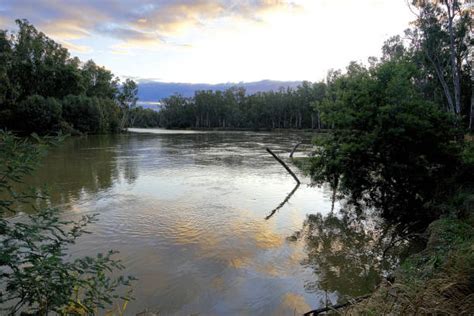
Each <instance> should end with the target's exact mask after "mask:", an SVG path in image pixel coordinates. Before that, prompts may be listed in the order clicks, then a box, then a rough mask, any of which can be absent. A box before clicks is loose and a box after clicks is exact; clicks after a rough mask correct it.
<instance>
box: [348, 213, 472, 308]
mask: <svg viewBox="0 0 474 316" xmlns="http://www.w3.org/2000/svg"><path fill="white" fill-rule="evenodd" d="M426 234H427V235H426V236H427V238H428V242H427V245H426V248H425V249H424V250H423V251H422V252H420V253H417V254H414V255H412V256H410V257H408V258H407V259H406V260H405V261H404V262H403V263H402V265H401V266H400V268H399V269H398V271H397V273H396V274H395V279H394V280H393V282H391V283H390V282H388V281H387V282H385V283H383V284H382V285H381V286H380V287H379V289H378V290H377V291H375V292H374V293H373V294H372V295H371V296H370V297H369V298H368V299H366V300H364V301H362V302H360V303H357V304H355V305H352V306H351V307H349V308H347V309H346V310H344V311H342V312H343V313H344V314H347V315H354V314H356V315H358V314H363V315H387V314H394V315H414V314H420V313H421V314H430V315H434V314H443V315H471V314H472V313H473V312H474V217H472V216H471V217H470V218H469V219H466V220H460V219H452V218H445V219H440V220H437V221H434V222H433V223H431V225H430V226H429V228H428V229H427V232H426Z"/></svg>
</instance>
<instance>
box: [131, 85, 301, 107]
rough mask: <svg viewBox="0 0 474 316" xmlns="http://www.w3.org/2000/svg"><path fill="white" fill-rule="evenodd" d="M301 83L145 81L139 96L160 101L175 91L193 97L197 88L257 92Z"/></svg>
mask: <svg viewBox="0 0 474 316" xmlns="http://www.w3.org/2000/svg"><path fill="white" fill-rule="evenodd" d="M299 84H301V81H274V80H262V81H256V82H240V83H219V84H207V83H168V82H157V81H145V82H140V83H139V84H138V98H139V99H140V101H142V102H149V101H159V100H161V99H163V98H166V97H169V96H171V95H173V94H175V93H179V94H181V95H183V96H185V97H191V96H193V95H194V91H196V90H225V89H228V88H230V87H234V86H237V87H244V88H245V90H246V91H247V94H254V93H256V92H263V91H271V90H278V89H279V88H280V87H284V88H286V87H290V88H296V86H298V85H299Z"/></svg>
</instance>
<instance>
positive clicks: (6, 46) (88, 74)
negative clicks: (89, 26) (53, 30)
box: [0, 20, 137, 134]
mask: <svg viewBox="0 0 474 316" xmlns="http://www.w3.org/2000/svg"><path fill="white" fill-rule="evenodd" d="M17 24H18V32H17V33H15V34H9V33H8V32H6V31H0V127H1V128H8V129H10V130H16V131H21V132H24V133H31V132H37V133H41V134H46V133H49V132H53V131H59V130H62V131H65V132H72V133H75V132H76V133H114V132H118V131H120V130H122V129H123V128H125V127H127V126H128V125H129V123H130V120H129V112H130V111H131V109H133V108H134V107H135V103H136V100H137V98H136V95H137V86H136V84H135V82H133V81H131V80H126V81H125V82H123V83H120V81H119V80H118V78H115V77H114V75H113V74H112V73H111V72H110V71H108V70H107V69H105V68H103V67H100V66H97V65H96V64H95V63H94V62H93V61H92V60H90V61H87V62H86V63H81V62H80V61H79V59H78V58H72V57H71V56H70V55H69V52H68V51H67V49H65V48H63V47H62V46H61V45H59V44H58V43H56V42H54V41H53V40H52V39H50V38H48V37H47V36H46V35H45V34H43V33H42V32H39V31H38V30H36V29H35V28H34V26H32V25H31V24H29V23H28V22H27V21H26V20H17Z"/></svg>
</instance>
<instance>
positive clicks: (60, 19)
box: [0, 0, 296, 51]
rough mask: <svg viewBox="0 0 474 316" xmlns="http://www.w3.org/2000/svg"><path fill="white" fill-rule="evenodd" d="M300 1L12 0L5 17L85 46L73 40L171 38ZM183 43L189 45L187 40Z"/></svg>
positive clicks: (136, 42) (151, 41)
mask: <svg viewBox="0 0 474 316" xmlns="http://www.w3.org/2000/svg"><path fill="white" fill-rule="evenodd" d="M295 7H296V5H295V4H293V3H290V2H287V1H282V0H260V1H258V0H257V1H252V0H247V1H237V0H221V1H212V0H197V1H191V0H180V1H171V0H161V1H149V2H144V1H140V0H135V1H124V0H117V1H114V0H105V1H91V0H85V1H84V0H81V1H79V0H69V1H56V0H36V1H32V0H29V1H27V0H6V2H5V3H4V4H3V5H2V8H3V10H1V11H0V23H2V22H3V21H4V24H7V23H8V24H10V25H9V26H12V24H13V20H10V21H8V20H9V19H11V18H12V17H16V18H26V19H28V20H30V22H32V23H33V24H34V25H35V26H37V27H38V28H39V29H41V30H42V31H44V32H45V33H46V34H48V35H50V36H52V37H53V38H55V39H58V40H63V41H67V42H68V43H69V47H70V48H71V49H72V50H76V49H80V50H81V51H82V50H83V49H84V46H83V45H82V46H81V45H76V46H74V43H72V42H71V41H73V40H78V39H84V38H88V37H91V36H93V35H100V36H105V37H111V38H115V39H117V40H119V41H121V42H122V43H121V44H122V45H124V46H126V47H133V46H138V47H147V46H156V45H161V44H166V43H167V41H165V40H164V37H173V36H174V35H176V34H180V33H183V32H186V31H188V30H190V29H195V28H197V27H202V26H205V25H206V24H207V23H209V22H212V21H215V20H217V19H223V18H231V19H232V18H235V19H245V20H251V21H259V19H260V18H261V15H262V14H265V13H268V12H271V11H277V10H289V9H292V8H295ZM181 45H187V43H183V44H181Z"/></svg>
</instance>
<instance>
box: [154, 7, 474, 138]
mask: <svg viewBox="0 0 474 316" xmlns="http://www.w3.org/2000/svg"><path fill="white" fill-rule="evenodd" d="M461 4H462V3H460V2H456V5H455V9H452V10H454V11H453V12H451V14H450V15H449V16H448V13H447V11H446V10H445V6H443V5H431V4H430V3H429V2H426V4H424V2H423V3H422V2H420V3H419V4H418V6H419V8H421V9H420V16H419V18H418V19H417V20H416V21H415V22H414V23H413V24H412V25H413V27H412V28H411V29H408V30H406V32H405V34H404V36H403V37H401V36H395V37H392V38H390V39H389V40H387V41H386V43H385V45H384V46H383V48H382V52H383V56H382V58H381V59H380V60H378V59H377V58H374V57H371V58H369V60H368V63H367V65H363V64H360V63H352V64H351V65H350V66H349V67H348V68H347V70H346V72H345V73H347V74H350V73H353V72H355V71H356V70H357V69H358V68H359V69H362V68H364V69H365V68H366V69H372V70H373V69H375V68H376V67H379V65H380V64H383V63H388V62H390V61H391V60H394V59H399V60H403V62H404V63H406V64H407V67H406V71H407V72H409V73H410V76H411V77H410V78H408V77H407V78H405V79H406V81H405V82H404V84H408V83H409V80H412V81H413V82H410V84H411V83H413V84H415V86H416V87H417V89H418V90H419V91H420V93H421V94H422V97H423V99H424V100H425V101H429V102H432V103H433V104H435V105H436V106H437V107H438V108H439V109H442V110H446V111H448V112H450V113H452V114H453V115H455V116H456V117H457V118H458V122H459V124H460V125H461V126H464V127H466V126H469V128H470V129H471V130H472V129H473V128H474V126H473V124H474V123H473V106H474V105H473V104H474V97H473V96H472V81H471V80H472V78H471V62H472V60H471V59H472V57H470V56H469V47H470V46H471V45H472V40H471V39H470V35H469V30H470V25H471V18H470V15H469V14H468V9H465V8H464V7H462V5H461ZM470 58H471V59H470ZM345 73H344V72H342V71H339V70H336V71H334V70H332V71H330V72H329V73H328V75H327V78H326V80H324V81H321V82H317V83H310V82H303V83H302V84H301V85H300V86H299V87H297V88H296V89H284V88H281V89H280V90H279V91H270V92H261V93H256V94H253V95H246V93H245V90H244V89H243V88H238V87H235V88H231V89H228V90H225V91H212V90H205V91H196V93H195V95H194V97H192V98H185V97H183V96H181V95H174V96H172V97H169V98H166V99H164V100H162V102H163V109H162V110H161V111H160V119H159V124H160V126H162V127H166V128H270V129H271V128H293V129H295V128H297V129H301V128H304V129H321V128H332V127H334V124H333V123H332V122H328V121H324V120H321V107H322V106H323V103H324V102H326V103H327V100H328V99H335V98H336V96H335V95H334V91H335V90H341V91H344V90H345V89H346V88H347V89H350V88H351V87H350V86H346V83H342V82H341V81H340V80H336V79H337V78H339V77H341V76H344V75H345ZM384 80H388V79H386V78H384V77H383V76H382V77H381V78H380V80H379V83H378V84H383V82H384ZM338 85H340V86H338ZM388 88H392V87H388ZM401 92H402V90H400V93H401ZM342 93H343V92H342ZM371 102H372V101H371Z"/></svg>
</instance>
